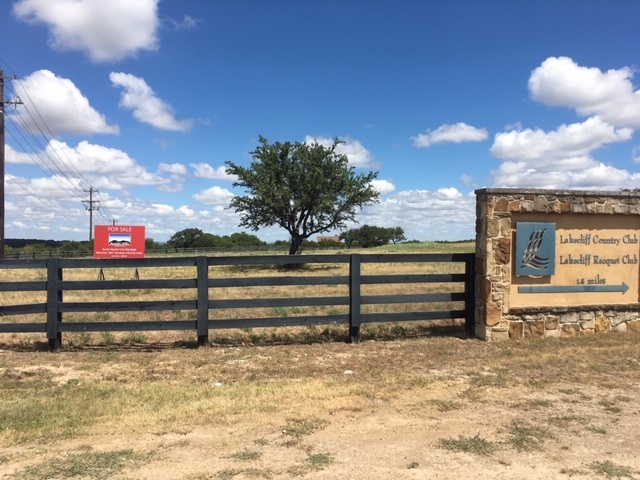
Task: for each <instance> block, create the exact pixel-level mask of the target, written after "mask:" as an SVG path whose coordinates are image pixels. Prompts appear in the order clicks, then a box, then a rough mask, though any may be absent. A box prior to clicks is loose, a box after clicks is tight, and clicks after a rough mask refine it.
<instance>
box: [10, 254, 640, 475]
mask: <svg viewBox="0 0 640 480" xmlns="http://www.w3.org/2000/svg"><path fill="white" fill-rule="evenodd" d="M390 248H393V247H390ZM461 331H462V330H461V328H459V326H457V325H455V324H454V325H444V326H442V325H440V326H434V325H430V324H426V323H422V322H420V323H409V324H395V325H387V324H382V325H367V326H366V328H365V330H364V332H363V341H362V343H360V344H359V345H352V344H347V343H346V342H344V341H343V340H344V338H345V336H344V330H343V328H342V327H341V326H327V327H306V328H296V329H270V330H268V331H266V332H257V331H242V330H241V331H228V332H220V333H219V334H217V335H218V336H216V337H215V342H214V343H213V344H212V345H210V346H209V347H205V348H199V349H196V348H194V344H195V342H194V341H193V339H189V338H186V339H185V338H181V337H180V336H176V337H175V338H169V339H167V338H165V339H163V340H162V341H160V340H158V341H154V340H153V339H151V338H144V339H143V338H137V339H136V338H129V339H127V338H125V337H118V338H113V339H109V338H107V337H105V336H102V335H100V334H93V336H92V337H91V338H84V339H83V338H82V337H81V334H78V335H77V337H71V336H70V335H67V334H65V338H69V339H71V338H73V341H67V344H66V348H65V350H64V351H63V352H61V353H55V354H54V353H48V352H47V351H46V345H45V344H44V343H43V342H42V341H41V337H38V338H40V340H38V339H33V338H32V337H30V336H13V335H3V336H0V392H2V397H3V398H2V401H1V402H0V478H2V479H3V480H4V479H11V480H13V479H15V480H18V479H24V480H27V479H38V480H40V479H76V480H77V479H117V480H124V479H129V480H132V479H153V480H164V479H178V480H205V479H222V480H225V479H226V480H229V479H235V480H240V479H289V478H305V479H334V478H336V479H337V478H345V479H354V480H365V479H366V480H371V479H394V478H395V479H405V478H406V479H424V478H439V479H451V480H453V479H459V478H469V479H476V478H477V479H480V478H485V479H486V478H500V479H514V480H515V479H524V478H527V479H539V480H543V479H544V480H548V479H551V478H552V479H594V478H603V479H604V478H640V457H639V456H638V455H637V452H638V451H640V433H639V432H640V429H639V428H638V427H639V426H640V421H639V420H638V419H639V418H640V382H639V380H638V379H639V377H638V371H639V369H640V335H638V334H633V333H628V334H604V335H597V336H583V337H578V338H573V339H548V340H546V341H540V340H528V341H518V342H515V341H514V342H506V343H495V344H492V343H485V342H481V341H479V340H475V339H464V338H463V337H462V336H461ZM166 333H167V332H165V333H164V334H165V335H166Z"/></svg>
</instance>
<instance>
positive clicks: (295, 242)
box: [289, 235, 304, 255]
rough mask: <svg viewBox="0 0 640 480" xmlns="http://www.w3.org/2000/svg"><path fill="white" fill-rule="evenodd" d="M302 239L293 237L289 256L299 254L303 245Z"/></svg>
mask: <svg viewBox="0 0 640 480" xmlns="http://www.w3.org/2000/svg"><path fill="white" fill-rule="evenodd" d="M302 240H304V239H303V238H302V237H300V236H298V235H291V245H290V246H289V255H295V254H296V253H297V252H298V248H299V247H300V245H301V244H302Z"/></svg>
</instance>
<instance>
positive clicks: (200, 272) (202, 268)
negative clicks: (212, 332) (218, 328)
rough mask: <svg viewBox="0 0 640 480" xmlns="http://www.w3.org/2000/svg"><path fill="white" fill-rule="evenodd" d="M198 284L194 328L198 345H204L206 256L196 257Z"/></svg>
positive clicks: (207, 266)
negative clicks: (196, 312)
mask: <svg viewBox="0 0 640 480" xmlns="http://www.w3.org/2000/svg"><path fill="white" fill-rule="evenodd" d="M196 267H197V280H196V284H197V286H198V301H197V303H196V305H197V308H198V317H197V320H196V329H197V331H198V346H199V347H204V346H206V345H207V343H208V342H209V325H208V324H209V264H208V262H207V257H197V258H196Z"/></svg>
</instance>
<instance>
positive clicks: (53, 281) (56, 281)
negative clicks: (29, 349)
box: [47, 258, 62, 352]
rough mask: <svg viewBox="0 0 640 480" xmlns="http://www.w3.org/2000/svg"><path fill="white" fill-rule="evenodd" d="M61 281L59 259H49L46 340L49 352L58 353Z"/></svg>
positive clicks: (59, 347)
mask: <svg viewBox="0 0 640 480" xmlns="http://www.w3.org/2000/svg"><path fill="white" fill-rule="evenodd" d="M61 281H62V269H61V268H60V265H59V259H58V258H51V259H49V260H48V261H47V339H48V340H49V351H50V352H59V351H60V349H61V348H62V332H61V331H60V330H59V329H58V324H59V323H60V322H62V312H60V309H59V304H60V303H61V302H62V290H60V282H61Z"/></svg>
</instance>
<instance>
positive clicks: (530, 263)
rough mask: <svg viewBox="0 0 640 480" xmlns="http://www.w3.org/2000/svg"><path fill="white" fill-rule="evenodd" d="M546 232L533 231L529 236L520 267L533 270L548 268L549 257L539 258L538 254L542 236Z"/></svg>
mask: <svg viewBox="0 0 640 480" xmlns="http://www.w3.org/2000/svg"><path fill="white" fill-rule="evenodd" d="M546 231H547V229H546V228H543V229H541V230H534V231H533V232H531V235H530V236H529V243H528V244H527V247H526V248H525V249H524V252H523V253H522V262H521V265H520V267H521V268H523V267H529V268H533V269H535V270H545V269H546V268H547V267H549V262H550V261H551V259H550V258H549V257H546V258H545V257H540V256H539V255H538V252H539V251H540V248H541V247H542V242H543V240H544V234H545V232H546Z"/></svg>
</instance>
